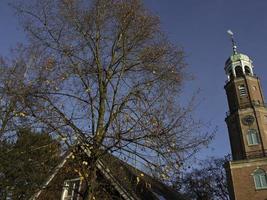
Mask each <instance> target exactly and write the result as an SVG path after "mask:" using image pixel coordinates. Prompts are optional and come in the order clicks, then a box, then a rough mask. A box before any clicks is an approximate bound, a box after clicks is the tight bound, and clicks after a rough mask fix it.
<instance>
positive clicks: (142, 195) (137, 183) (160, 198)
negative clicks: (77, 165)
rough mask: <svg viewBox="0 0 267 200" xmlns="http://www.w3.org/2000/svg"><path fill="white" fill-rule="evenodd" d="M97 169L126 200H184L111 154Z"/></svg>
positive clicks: (64, 161) (107, 155)
mask: <svg viewBox="0 0 267 200" xmlns="http://www.w3.org/2000/svg"><path fill="white" fill-rule="evenodd" d="M80 147H81V148H82V150H83V152H84V153H85V154H86V155H87V156H88V157H90V155H91V152H90V150H89V148H88V147H86V146H83V145H80ZM72 155H73V153H69V154H67V155H66V156H65V158H64V160H63V161H62V162H61V163H60V164H59V165H58V166H57V167H56V168H55V170H54V172H53V173H52V174H51V176H50V177H49V178H48V180H47V181H46V183H45V184H44V187H43V189H41V190H40V191H38V192H37V193H36V194H35V195H34V196H33V197H32V198H31V199H32V200H35V199H38V196H39V195H40V194H41V193H42V191H43V190H44V189H45V188H46V187H47V186H48V185H49V184H50V182H51V181H52V180H53V179H54V177H55V176H56V174H57V173H58V171H59V170H60V169H61V168H62V167H63V166H64V165H65V164H66V162H67V160H68V159H69V158H70V157H71V156H72ZM97 168H98V169H99V171H100V172H101V174H102V175H103V177H105V179H107V180H108V181H109V182H110V183H111V185H112V186H113V187H114V188H115V190H116V191H117V192H118V193H119V194H120V195H121V196H122V197H123V199H125V200H141V199H145V200H150V199H151V200H154V199H155V200H184V198H183V197H182V195H181V194H179V193H178V192H176V191H175V190H173V189H171V188H170V187H168V186H166V185H165V184H163V183H161V182H159V181H158V180H156V179H155V178H153V177H151V176H149V175H147V174H145V173H144V172H142V171H140V170H138V169H137V168H135V167H133V166H131V165H129V164H127V163H126V162H123V161H122V160H120V159H118V158H117V157H115V156H113V155H111V154H105V155H104V156H103V157H101V158H100V159H99V160H98V161H97Z"/></svg>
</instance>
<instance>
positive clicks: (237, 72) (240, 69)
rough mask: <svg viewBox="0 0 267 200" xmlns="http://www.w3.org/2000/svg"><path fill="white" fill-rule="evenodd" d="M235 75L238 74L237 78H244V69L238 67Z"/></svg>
mask: <svg viewBox="0 0 267 200" xmlns="http://www.w3.org/2000/svg"><path fill="white" fill-rule="evenodd" d="M235 74H236V77H240V76H242V75H243V70H242V67H240V66H237V67H236V68H235Z"/></svg>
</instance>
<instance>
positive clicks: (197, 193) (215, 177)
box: [179, 157, 229, 200]
mask: <svg viewBox="0 0 267 200" xmlns="http://www.w3.org/2000/svg"><path fill="white" fill-rule="evenodd" d="M227 161H229V157H225V158H209V159H206V160H203V161H201V163H200V165H199V166H198V167H195V168H194V169H192V170H191V172H189V173H187V174H186V175H185V176H184V178H183V179H182V183H181V184H179V187H180V186H181V185H182V186H183V190H185V192H186V193H187V195H188V197H189V199H194V200H216V199H218V200H229V193H228V185H227V180H226V172H225V169H224V164H225V163H226V162H227Z"/></svg>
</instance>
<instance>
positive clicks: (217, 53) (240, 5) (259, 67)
mask: <svg viewBox="0 0 267 200" xmlns="http://www.w3.org/2000/svg"><path fill="white" fill-rule="evenodd" d="M8 2H9V0H1V1H0V55H4V56H7V55H8V52H9V49H10V48H11V47H12V46H15V45H16V43H17V42H23V41H25V36H24V34H23V31H22V30H21V28H20V27H19V23H18V21H17V18H16V17H14V15H13V13H12V10H11V9H10V8H9V7H8V6H7V3H8ZM144 2H145V5H146V7H148V8H149V9H150V10H151V11H152V12H154V13H155V14H157V15H158V16H159V17H160V19H161V24H162V29H163V31H164V32H165V33H166V34H167V35H168V37H169V38H170V40H171V41H172V42H173V43H175V44H177V45H181V46H183V47H184V49H185V52H186V55H187V57H186V61H187V63H188V64H189V68H188V70H189V72H190V73H192V74H193V75H194V76H195V80H194V81H191V82H189V83H187V84H186V85H185V89H184V95H183V100H184V101H186V99H189V98H190V96H191V95H192V94H193V93H194V92H195V91H197V90H198V89H200V90H201V92H200V95H199V98H198V100H199V101H200V104H199V106H198V108H197V111H196V116H197V117H198V118H200V119H202V120H203V121H206V122H207V121H209V122H211V124H212V126H213V127H215V126H218V132H217V134H216V137H215V140H214V141H213V142H212V144H211V145H210V148H209V149H206V150H205V151H203V153H202V154H201V155H200V157H206V156H212V155H216V156H223V155H225V154H227V153H229V152H230V145H229V140H228V132H227V128H226V124H225V122H224V118H225V112H226V111H228V105H227V100H226V95H225V91H224V89H223V86H224V84H225V81H226V75H225V73H224V69H223V68H224V62H225V60H226V59H227V58H228V57H229V56H230V54H231V43H230V40H229V38H228V36H227V34H226V31H227V30H228V29H231V30H232V31H233V32H234V33H235V38H236V41H237V43H238V51H240V52H242V53H245V54H247V55H249V56H250V57H251V59H252V60H253V61H254V66H255V69H254V72H255V73H256V74H257V75H258V76H259V77H260V78H261V83H262V86H263V90H264V93H265V96H266V95H267V60H266V58H267V39H266V38H267V12H266V10H267V1H266V0H257V1H251V0H179V1H177V0H157V1H155V0H144Z"/></svg>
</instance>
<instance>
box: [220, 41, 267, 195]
mask: <svg viewBox="0 0 267 200" xmlns="http://www.w3.org/2000/svg"><path fill="white" fill-rule="evenodd" d="M233 44H234V43H233ZM233 49H234V51H233V54H232V55H231V56H230V58H229V59H228V60H227V61H226V63H225V72H226V75H227V78H228V80H227V82H226V84H225V86H224V88H225V91H226V94H227V100H228V105H229V111H228V112H227V116H226V119H225V121H226V123H227V127H228V132H229V138H230V144H231V151H232V161H230V162H229V163H227V165H226V172H227V177H228V183H229V192H230V198H231V200H254V199H255V200H267V176H266V172H267V106H266V104H265V102H264V96H263V92H262V88H261V84H260V80H259V78H258V77H257V76H256V75H255V74H254V71H253V70H254V68H253V65H252V60H251V59H250V58H249V57H248V56H247V55H244V54H241V53H238V52H237V51H236V47H235V46H233Z"/></svg>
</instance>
